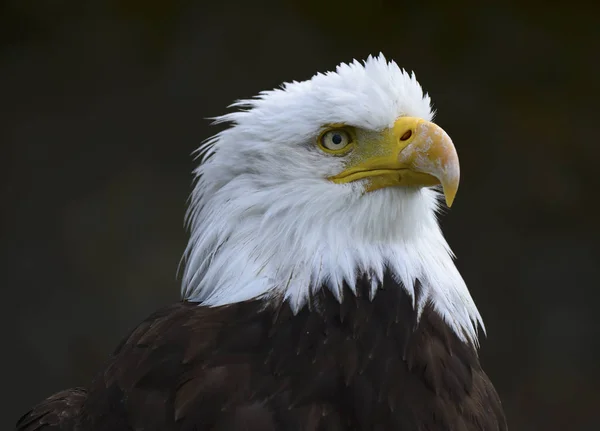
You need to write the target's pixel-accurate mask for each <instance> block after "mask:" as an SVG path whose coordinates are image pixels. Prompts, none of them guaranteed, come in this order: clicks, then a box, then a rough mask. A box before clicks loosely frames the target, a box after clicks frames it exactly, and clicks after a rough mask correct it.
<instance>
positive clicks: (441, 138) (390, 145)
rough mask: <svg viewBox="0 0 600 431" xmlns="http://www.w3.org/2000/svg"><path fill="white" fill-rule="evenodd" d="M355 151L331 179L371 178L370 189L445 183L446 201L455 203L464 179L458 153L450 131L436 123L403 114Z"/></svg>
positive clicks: (336, 180) (340, 180)
mask: <svg viewBox="0 0 600 431" xmlns="http://www.w3.org/2000/svg"><path fill="white" fill-rule="evenodd" d="M353 153H354V154H352V157H350V158H349V162H348V165H347V166H346V169H345V170H344V171H343V172H341V173H339V174H338V175H335V176H333V177H330V178H329V179H330V180H331V181H333V182H335V183H338V184H342V183H348V182H352V181H356V180H360V179H368V180H369V181H368V182H367V185H366V190H367V191H373V190H377V189H381V188H384V187H391V186H408V187H411V186H412V187H419V186H420V187H424V186H433V185H437V184H441V185H442V188H443V191H444V196H445V198H446V204H447V205H448V206H451V205H452V202H454V198H455V196H456V192H457V190H458V184H459V180H460V166H459V162H458V155H457V153H456V148H455V147H454V144H453V143H452V140H451V139H450V137H449V136H448V134H447V133H446V132H445V131H444V130H443V129H442V128H441V127H439V126H438V125H436V124H434V123H431V122H429V121H426V120H423V119H422V118H416V117H400V118H399V119H398V120H396V122H395V123H394V125H393V126H392V127H390V128H389V129H386V130H384V131H383V132H381V135H380V137H379V139H374V140H372V141H368V142H357V146H356V148H355V150H354V152H353Z"/></svg>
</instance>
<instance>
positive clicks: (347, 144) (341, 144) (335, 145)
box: [318, 128, 353, 154]
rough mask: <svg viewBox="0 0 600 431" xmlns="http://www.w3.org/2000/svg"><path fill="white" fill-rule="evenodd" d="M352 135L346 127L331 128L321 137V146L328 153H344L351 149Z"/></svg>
mask: <svg viewBox="0 0 600 431" xmlns="http://www.w3.org/2000/svg"><path fill="white" fill-rule="evenodd" d="M352 143H353V139H352V135H351V134H350V132H349V131H348V130H346V129H341V128H337V129H329V130H327V131H325V132H324V133H322V134H321V136H320V137H319V141H318V144H319V147H321V149H322V150H324V151H325V152H327V153H331V154H342V153H345V152H347V151H349V150H350V149H351V144H352Z"/></svg>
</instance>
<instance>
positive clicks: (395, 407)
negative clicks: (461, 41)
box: [17, 55, 507, 431]
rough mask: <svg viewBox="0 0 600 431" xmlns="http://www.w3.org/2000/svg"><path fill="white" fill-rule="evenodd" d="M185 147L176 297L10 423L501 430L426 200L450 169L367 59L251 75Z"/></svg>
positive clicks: (451, 151)
mask: <svg viewBox="0 0 600 431" xmlns="http://www.w3.org/2000/svg"><path fill="white" fill-rule="evenodd" d="M233 106H234V107H237V108H239V109H238V110H236V111H235V112H231V113H228V114H226V115H223V116H221V117H218V118H217V119H216V122H217V123H228V124H229V125H230V126H229V127H228V128H226V129H225V130H223V131H221V132H220V133H218V134H217V135H216V136H214V137H213V138H211V139H209V140H208V141H206V142H205V143H204V144H203V145H202V146H201V147H200V149H199V151H200V153H201V155H202V163H201V164H200V166H199V167H198V168H197V169H196V171H195V175H196V182H195V186H194V189H193V192H192V196H191V204H190V209H189V212H188V215H187V219H188V223H189V227H190V231H191V235H190V240H189V244H188V246H187V250H186V252H185V255H184V258H185V259H184V261H185V265H184V273H183V283H182V300H181V302H179V303H176V304H174V305H171V306H169V307H166V308H164V309H162V310H160V311H158V312H156V313H154V314H152V315H151V316H150V317H149V318H148V319H146V320H145V321H144V322H142V323H141V324H140V325H139V326H137V327H136V328H135V329H134V330H133V331H132V332H131V333H130V334H129V335H128V336H127V337H125V339H124V340H123V341H122V342H121V344H120V345H119V346H118V347H117V348H116V350H115V351H114V353H113V354H112V356H111V357H110V358H109V360H108V362H107V364H106V366H105V368H104V369H103V370H101V371H100V373H99V374H98V375H97V376H96V378H95V379H94V380H93V381H92V382H91V384H90V385H89V386H88V387H87V388H86V389H83V388H76V389H68V390H65V391H62V392H59V393H57V394H55V395H53V396H51V397H50V398H48V399H46V400H45V401H43V402H42V403H40V404H39V405H37V406H35V407H34V408H33V409H32V410H30V411H29V412H28V413H26V414H25V415H24V416H22V417H21V419H20V420H19V421H18V423H17V429H18V430H22V431H25V430H28V431H33V430H89V431H96V430H107V431H108V430H111V431H121V430H122V431H125V430H257V431H258V430H261V431H262V430H328V431H329V430H392V429H393V430H402V431H412V430H415V431H416V430H429V431H435V430H455V431H474V430H485V431H501V430H506V429H507V426H506V422H505V418H504V413H503V411H502V407H501V403H500V400H499V397H498V395H497V393H496V391H495V389H494V387H493V385H492V384H491V382H490V380H489V379H488V377H487V376H486V374H485V373H484V371H483V370H482V368H481V366H480V363H479V360H478V354H477V349H478V330H479V328H481V329H483V323H482V320H481V316H480V314H479V312H478V310H477V308H476V306H475V303H474V302H473V300H472V298H471V296H470V294H469V291H468V289H467V287H466V285H465V283H464V281H463V279H462V277H461V276H460V274H459V272H458V271H457V269H456V267H455V265H454V263H453V256H452V252H451V250H450V248H449V246H448V244H447V242H446V240H445V239H444V236H443V234H442V232H441V230H440V228H439V225H438V222H437V219H436V213H437V210H438V209H439V208H440V206H441V205H443V203H442V202H440V197H441V196H442V193H440V190H441V191H442V192H443V195H444V197H445V201H446V204H447V205H448V206H449V205H451V204H452V201H453V200H454V197H455V194H456V192H457V188H458V183H459V163H458V156H457V153H456V150H455V147H454V145H453V143H452V141H451V139H450V138H449V136H448V135H447V134H446V132H445V131H444V130H442V129H441V128H440V127H439V126H437V125H435V124H434V123H432V120H433V113H432V109H431V104H430V98H429V96H428V95H427V94H425V93H424V92H423V90H422V88H421V86H420V85H419V83H418V82H417V80H416V78H415V76H414V74H408V73H406V72H405V71H404V70H402V69H400V68H399V67H398V65H397V64H396V63H394V62H388V61H387V60H386V59H385V58H384V57H383V55H380V56H377V57H369V58H368V59H367V60H366V61H364V62H357V61H354V62H351V63H349V64H341V65H339V66H338V67H337V68H336V70H335V72H328V73H325V74H321V73H319V74H316V75H315V76H313V77H312V78H311V79H309V80H307V81H303V82H296V81H294V82H291V83H286V84H284V85H283V86H282V87H281V88H278V89H275V90H272V91H265V92H262V93H260V94H259V95H258V96H257V97H255V98H252V99H250V100H242V101H238V102H236V103H234V105H233Z"/></svg>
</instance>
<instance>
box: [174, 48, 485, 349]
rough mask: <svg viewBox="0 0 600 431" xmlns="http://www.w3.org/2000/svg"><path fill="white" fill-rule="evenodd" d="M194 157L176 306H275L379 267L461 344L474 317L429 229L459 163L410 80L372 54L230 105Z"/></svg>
mask: <svg viewBox="0 0 600 431" xmlns="http://www.w3.org/2000/svg"><path fill="white" fill-rule="evenodd" d="M232 106H233V107H236V108H238V109H239V110H238V111H236V112H233V113H229V114H226V115H223V116H221V117H218V118H217V123H223V122H227V123H231V126H230V127H229V128H228V129H226V130H224V131H222V132H220V133H219V134H217V135H216V136H214V137H213V138H211V139H209V140H208V141H207V142H206V143H205V144H204V145H203V146H202V147H201V148H200V152H201V153H202V154H203V160H202V163H201V164H200V166H199V167H198V168H197V170H196V171H195V173H196V175H197V182H196V186H195V188H194V191H193V193H192V198H191V206H190V211H189V214H188V216H189V223H190V227H191V238H190V242H189V244H188V248H187V251H186V256H185V257H186V265H185V272H184V278H183V288H182V292H183V297H184V299H188V300H193V301H199V302H202V303H203V304H205V305H209V306H218V305H223V304H228V303H233V302H239V301H244V300H248V299H253V298H264V299H266V300H268V299H269V298H273V297H277V298H282V297H283V298H285V300H287V301H289V302H290V304H291V306H292V308H293V309H294V310H298V309H300V308H301V307H303V306H304V305H305V303H306V300H307V298H308V296H309V294H310V292H311V290H313V291H314V290H315V289H320V288H328V289H330V290H331V291H332V292H333V293H334V294H335V295H336V296H338V298H339V299H340V300H342V298H341V292H342V285H343V283H347V284H348V285H349V286H354V284H355V281H356V277H357V276H359V275H362V274H367V275H368V276H369V277H371V279H372V281H373V286H374V287H373V292H372V294H373V295H374V294H376V287H377V286H378V284H379V283H380V282H381V280H382V277H383V273H384V271H385V270H389V271H391V272H392V273H393V275H394V276H395V277H396V278H397V279H398V280H399V281H401V282H402V284H403V285H404V287H405V289H406V290H407V292H408V293H409V294H410V295H413V298H414V297H415V295H414V286H415V282H416V281H419V282H420V284H421V286H422V288H423V295H420V296H419V298H420V303H418V304H415V307H416V308H418V309H419V310H420V309H422V307H423V306H424V304H425V303H426V301H430V302H431V303H432V304H433V305H434V307H435V309H436V310H437V311H438V312H439V313H440V314H441V315H442V316H443V317H444V319H445V320H446V321H447V322H448V323H449V324H450V325H451V326H452V327H453V328H454V329H455V330H456V331H457V333H458V334H459V335H461V336H462V334H466V336H467V338H470V339H471V340H475V339H476V327H477V324H478V323H479V324H481V318H480V316H479V313H478V311H477V308H476V307H475V305H474V303H473V301H472V299H471V296H470V295H469V292H468V290H467V288H466V286H465V284H464V281H463V280H462V278H461V276H460V274H459V273H458V271H457V270H456V267H455V266H454V263H453V262H452V254H451V251H450V249H449V247H448V245H447V243H446V241H445V239H444V237H443V235H442V233H441V231H440V229H439V227H438V223H437V220H436V210H437V208H438V205H439V202H438V197H439V192H438V191H437V190H435V187H436V186H438V185H441V186H442V189H443V192H444V194H445V197H446V202H447V203H448V204H451V203H452V201H453V199H454V196H455V194H456V191H457V188H458V181H459V165H458V157H457V154H456V150H455V148H454V145H453V144H452V141H451V140H450V138H449V137H448V135H447V134H446V133H445V132H444V131H443V130H442V129H441V128H440V127H438V126H437V125H435V124H433V123H432V122H431V121H432V119H433V113H432V110H431V106H430V99H429V97H428V96H427V95H426V94H424V93H423V90H422V89H421V86H420V85H419V83H418V82H417V80H416V78H415V76H414V74H413V75H409V74H408V73H406V72H405V71H404V70H402V69H400V68H399V67H398V66H397V64H396V63H394V62H388V61H386V59H385V58H384V57H383V55H380V56H378V57H369V58H368V59H367V60H366V61H365V62H364V63H359V62H357V61H354V62H353V63H350V64H341V65H339V66H338V67H337V68H336V71H335V72H327V73H325V74H321V73H319V74H317V75H315V76H314V77H313V78H311V79H309V80H307V81H303V82H291V83H286V84H284V85H283V86H282V87H281V88H280V89H276V90H272V91H265V92H262V93H260V94H259V95H258V96H257V97H256V98H254V99H250V100H242V101H239V102H237V103H235V104H233V105H232Z"/></svg>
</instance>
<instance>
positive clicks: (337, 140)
mask: <svg viewBox="0 0 600 431" xmlns="http://www.w3.org/2000/svg"><path fill="white" fill-rule="evenodd" d="M342 139H343V138H342V135H340V134H339V133H336V134H335V135H333V136H332V137H331V142H333V143H334V144H335V145H339V144H341V143H342Z"/></svg>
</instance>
